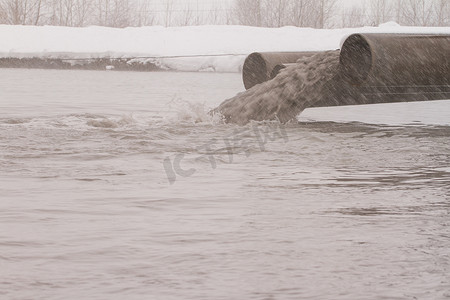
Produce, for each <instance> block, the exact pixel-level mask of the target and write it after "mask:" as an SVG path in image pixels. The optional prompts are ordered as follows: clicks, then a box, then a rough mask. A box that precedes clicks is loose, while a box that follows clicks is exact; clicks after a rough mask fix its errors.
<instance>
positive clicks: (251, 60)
mask: <svg viewBox="0 0 450 300" xmlns="http://www.w3.org/2000/svg"><path fill="white" fill-rule="evenodd" d="M315 53H317V52H254V53H252V54H250V55H249V56H248V57H247V58H246V59H245V62H244V66H243V68H242V79H243V81H244V86H245V88H246V89H247V90H248V89H250V88H252V87H253V86H255V85H257V84H260V83H263V82H266V81H268V80H270V79H271V74H272V71H273V69H274V68H275V67H276V66H277V65H282V64H290V63H295V62H297V60H299V59H300V58H302V57H305V56H311V55H314V54H315Z"/></svg>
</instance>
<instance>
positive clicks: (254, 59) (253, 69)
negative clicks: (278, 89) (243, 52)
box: [242, 52, 270, 90]
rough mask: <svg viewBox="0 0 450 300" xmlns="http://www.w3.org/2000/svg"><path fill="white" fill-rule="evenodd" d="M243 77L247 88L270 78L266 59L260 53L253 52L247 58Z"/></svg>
mask: <svg viewBox="0 0 450 300" xmlns="http://www.w3.org/2000/svg"><path fill="white" fill-rule="evenodd" d="M242 78H243V80H244V86H245V89H247V90H248V89H249V88H251V87H253V86H255V85H257V84H260V83H262V82H265V81H267V80H269V79H270V78H269V75H268V74H267V66H266V61H265V59H264V58H263V57H262V55H261V54H260V53H257V52H255V53H252V54H250V55H249V56H248V57H247V58H246V59H245V62H244V67H243V69H242Z"/></svg>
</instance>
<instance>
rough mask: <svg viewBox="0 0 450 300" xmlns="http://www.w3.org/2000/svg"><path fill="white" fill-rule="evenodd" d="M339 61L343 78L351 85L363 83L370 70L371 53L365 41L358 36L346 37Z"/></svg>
mask: <svg viewBox="0 0 450 300" xmlns="http://www.w3.org/2000/svg"><path fill="white" fill-rule="evenodd" d="M339 61H340V65H341V68H342V73H343V76H344V78H346V79H347V80H348V81H350V82H351V83H353V84H357V85H358V84H361V83H363V82H364V81H365V80H366V79H367V77H368V76H369V73H370V70H371V69H372V51H371V48H370V45H369V43H368V42H367V40H366V39H365V38H364V37H363V36H362V35H360V34H353V35H351V36H350V37H348V38H347V39H346V40H345V42H344V45H343V46H342V49H341V55H340V59H339Z"/></svg>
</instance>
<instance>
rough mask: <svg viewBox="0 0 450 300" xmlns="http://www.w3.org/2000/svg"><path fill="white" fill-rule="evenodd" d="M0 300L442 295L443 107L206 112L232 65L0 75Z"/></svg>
mask: <svg viewBox="0 0 450 300" xmlns="http://www.w3.org/2000/svg"><path fill="white" fill-rule="evenodd" d="M0 76H1V78H2V80H1V81H0V109H1V115H0V298H1V299H46V300H48V299H55V300H56V299H74V300H75V299H196V300H197V299H261V300H262V299H448V298H450V275H449V274H450V255H449V253H450V251H449V250H448V249H449V248H450V215H449V213H450V139H449V137H450V101H448V100H447V101H434V102H427V103H399V104H383V105H372V106H359V107H334V108H317V109H307V110H305V111H304V112H303V113H302V115H301V116H300V117H299V121H298V122H291V123H288V124H287V125H285V126H282V125H280V124H278V123H276V122H260V123H250V124H248V125H246V126H237V125H231V124H226V125H225V124H222V123H221V122H220V121H219V120H215V119H212V118H210V117H209V116H208V115H207V112H208V110H209V109H210V108H214V107H216V106H217V105H219V104H220V103H221V102H222V101H223V100H224V99H227V98H230V97H232V96H233V95H235V94H236V93H237V92H239V91H242V90H243V86H242V83H241V78H240V75H238V74H210V73H138V72H136V73H131V72H130V73H129V72H106V71H105V72H103V71H51V70H14V69H1V70H0Z"/></svg>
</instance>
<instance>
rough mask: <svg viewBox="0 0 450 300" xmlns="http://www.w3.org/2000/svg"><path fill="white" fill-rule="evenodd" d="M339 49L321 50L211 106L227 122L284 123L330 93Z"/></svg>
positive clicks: (335, 72) (337, 62) (336, 70)
mask: <svg viewBox="0 0 450 300" xmlns="http://www.w3.org/2000/svg"><path fill="white" fill-rule="evenodd" d="M338 68H339V51H326V52H320V53H317V54H315V55H313V56H308V57H303V58H301V59H299V60H298V61H297V63H296V64H294V65H289V66H287V67H286V68H285V69H284V70H283V71H282V72H281V73H280V74H279V75H278V76H276V77H275V78H274V79H273V80H270V81H267V82H264V83H262V84H258V85H255V86H254V87H252V88H251V89H249V90H247V91H245V92H243V93H240V94H238V95H236V96H235V97H233V98H231V99H228V100H225V101H224V102H223V103H222V104H220V105H219V107H217V108H216V109H214V111H213V112H214V113H220V114H222V115H223V117H224V119H225V121H226V122H229V123H236V124H239V125H244V124H246V123H248V122H250V121H251V120H254V121H263V120H279V121H280V122H282V123H286V122H288V121H290V120H292V119H294V118H295V117H296V116H297V115H298V114H300V113H301V112H302V111H303V110H304V109H306V108H308V107H310V106H312V105H313V104H314V103H316V102H318V101H320V100H323V98H324V97H327V95H328V96H330V95H332V93H330V92H329V89H330V84H329V82H331V80H332V79H333V78H334V77H335V76H337V75H338Z"/></svg>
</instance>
